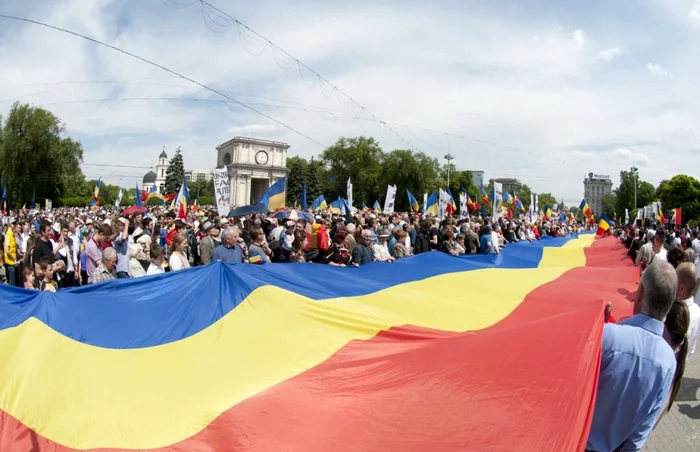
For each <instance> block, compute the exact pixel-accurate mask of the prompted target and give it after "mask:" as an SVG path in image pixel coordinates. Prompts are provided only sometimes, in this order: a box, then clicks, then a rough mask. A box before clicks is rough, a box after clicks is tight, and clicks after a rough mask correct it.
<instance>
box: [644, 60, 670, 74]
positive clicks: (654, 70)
mask: <svg viewBox="0 0 700 452" xmlns="http://www.w3.org/2000/svg"><path fill="white" fill-rule="evenodd" d="M647 70H648V71H649V72H650V73H651V74H652V75H656V76H659V77H670V76H671V73H670V72H669V71H668V69H666V68H665V67H663V66H661V65H659V64H655V63H648V64H647Z"/></svg>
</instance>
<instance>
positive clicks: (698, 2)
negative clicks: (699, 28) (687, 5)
mask: <svg viewBox="0 0 700 452" xmlns="http://www.w3.org/2000/svg"><path fill="white" fill-rule="evenodd" d="M688 15H689V16H690V20H691V21H693V22H694V23H695V24H697V25H700V0H695V1H694V2H693V7H692V8H691V9H690V12H689V13H688Z"/></svg>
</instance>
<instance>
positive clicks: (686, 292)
mask: <svg viewBox="0 0 700 452" xmlns="http://www.w3.org/2000/svg"><path fill="white" fill-rule="evenodd" d="M676 275H678V295H677V297H676V298H678V299H679V300H685V299H687V298H690V297H692V296H693V294H694V293H695V287H696V286H697V283H698V272H697V269H696V268H695V264H691V263H690V262H683V263H682V264H680V265H679V266H678V267H677V268H676Z"/></svg>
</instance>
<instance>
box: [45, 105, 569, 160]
mask: <svg viewBox="0 0 700 452" xmlns="http://www.w3.org/2000/svg"><path fill="white" fill-rule="evenodd" d="M272 100H278V99H272ZM149 101H157V102H191V103H194V104H207V103H209V104H221V105H224V106H227V107H230V106H229V103H228V102H226V101H225V100H218V99H205V98H193V97H117V98H97V99H80V100H67V101H59V102H51V103H48V104H45V105H47V106H53V105H66V104H78V103H105V104H107V103H111V102H149ZM278 101H280V102H285V101H284V100H278ZM250 105H252V106H255V107H268V108H277V109H283V110H291V111H303V112H306V113H313V114H318V115H324V116H330V117H334V118H335V117H338V118H345V119H353V120H360V121H367V122H375V123H377V122H379V121H377V120H375V119H373V118H367V117H361V116H355V115H348V114H346V113H342V112H338V111H333V110H328V109H325V108H321V107H315V106H310V105H304V104H299V105H301V106H295V105H280V104H272V103H263V102H250ZM391 124H392V125H394V126H395V127H400V128H402V129H405V130H406V131H407V132H408V133H410V134H411V135H413V137H414V138H415V139H416V140H419V141H422V142H423V143H425V144H426V145H428V146H431V147H434V148H438V149H439V148H440V145H438V144H436V143H433V142H429V141H427V140H425V139H422V138H420V137H418V136H417V135H416V134H414V133H413V132H412V131H411V130H415V131H420V132H425V133H430V134H434V135H440V136H443V137H448V138H450V137H452V138H457V139H460V140H464V141H469V142H472V143H476V144H477V145H478V146H482V147H483V146H491V147H492V148H501V149H503V150H505V151H507V152H519V153H525V154H529V155H532V156H535V157H541V158H546V159H548V161H556V162H559V163H563V164H565V165H573V163H572V162H569V161H566V160H562V159H560V158H558V157H552V156H548V155H545V154H544V153H542V152H535V151H530V150H527V149H522V148H517V147H514V146H508V145H504V144H499V143H494V142H493V141H489V140H484V139H480V138H473V137H469V136H465V135H461V134H456V133H451V132H445V131H441V130H435V129H428V128H425V127H420V126H413V125H408V124H399V123H394V122H392V123H391ZM484 151H486V150H485V149H484Z"/></svg>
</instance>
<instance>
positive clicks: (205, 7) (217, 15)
mask: <svg viewBox="0 0 700 452" xmlns="http://www.w3.org/2000/svg"><path fill="white" fill-rule="evenodd" d="M194 3H195V1H193V2H192V3H189V4H188V5H179V4H174V5H173V4H172V1H170V2H165V4H166V5H168V6H172V7H177V8H182V7H185V6H189V5H193V4H194ZM199 3H200V6H201V8H202V18H203V20H204V23H205V25H207V28H209V29H210V30H211V31H213V32H215V33H221V32H222V31H225V30H226V29H227V28H228V27H229V26H230V25H232V24H235V25H237V26H238V27H240V28H242V29H244V30H245V31H247V32H248V33H250V34H252V35H253V36H255V37H257V38H259V39H261V40H263V41H264V42H265V44H264V46H269V47H270V51H271V53H272V57H273V58H274V59H275V62H276V63H277V65H278V66H280V67H281V68H283V69H286V68H289V67H291V66H294V65H296V66H297V68H298V70H299V75H300V76H301V77H302V79H304V74H303V73H302V69H303V70H306V71H308V72H309V73H311V74H313V75H314V77H315V78H316V81H317V82H318V86H319V88H320V89H321V91H322V92H323V93H324V95H326V96H327V97H329V96H331V95H332V94H334V93H335V94H336V96H342V97H343V98H344V99H346V100H347V101H349V102H350V103H351V105H353V106H354V107H355V108H357V109H359V111H360V114H363V113H366V114H367V115H369V116H370V117H371V118H372V119H374V120H375V121H376V122H378V123H380V124H382V127H383V128H386V129H387V130H389V131H390V132H391V133H393V134H394V135H395V136H396V137H398V138H399V139H401V140H402V141H403V142H405V143H406V144H407V145H408V146H409V147H410V148H411V149H413V150H418V147H417V146H415V145H414V144H413V143H411V142H410V141H409V140H408V139H407V138H406V137H404V136H403V135H402V134H400V133H399V132H398V131H396V130H395V129H394V128H393V127H391V125H390V123H388V122H386V121H384V120H382V119H380V118H379V117H378V116H377V115H376V114H374V113H373V112H372V111H370V110H369V109H368V108H366V107H365V106H364V105H362V104H360V103H359V102H358V101H356V100H355V99H354V98H353V97H352V96H350V95H349V94H347V93H346V92H345V91H343V90H341V89H340V88H338V86H337V85H335V84H334V83H333V82H331V81H330V80H328V79H327V78H326V77H324V76H323V75H321V74H320V73H319V72H317V71H316V70H315V69H313V68H311V67H310V66H309V65H307V64H306V63H304V62H303V61H301V60H300V59H298V58H297V57H295V56H294V55H292V54H291V53H289V52H287V51H286V50H285V49H283V48H282V47H280V46H279V45H277V44H275V43H274V42H272V40H271V39H269V38H268V37H266V36H263V35H262V34H261V33H259V32H257V31H255V30H254V29H253V28H251V27H250V26H249V25H247V24H245V23H243V22H241V21H240V20H238V19H236V18H235V17H233V16H231V15H230V14H228V13H227V12H225V11H222V10H221V9H219V8H217V7H216V6H214V5H212V4H211V3H209V2H207V1H205V0H199ZM226 20H228V21H230V23H229V24H226V23H224V22H223V21H226ZM212 25H214V27H212ZM240 28H239V39H240V41H241V44H242V45H243V47H244V48H245V49H246V51H247V52H249V53H251V54H253V55H261V54H262V52H251V51H250V50H249V49H248V48H247V46H246V43H245V41H244V36H243V34H242V33H240ZM248 44H249V45H251V44H253V43H250V42H249V43H248ZM253 45H254V44H253ZM263 51H264V49H263ZM284 58H287V59H288V61H289V64H284V63H283V59H284ZM324 84H325V85H327V88H326V87H324Z"/></svg>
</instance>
